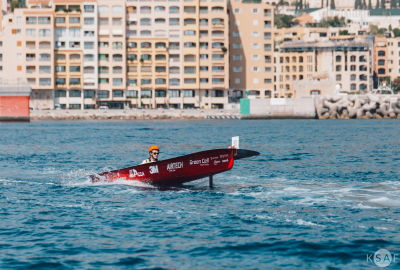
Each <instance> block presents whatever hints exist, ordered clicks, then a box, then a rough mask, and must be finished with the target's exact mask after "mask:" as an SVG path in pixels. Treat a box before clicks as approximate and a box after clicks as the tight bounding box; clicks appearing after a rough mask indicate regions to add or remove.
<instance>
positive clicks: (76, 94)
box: [69, 90, 82, 97]
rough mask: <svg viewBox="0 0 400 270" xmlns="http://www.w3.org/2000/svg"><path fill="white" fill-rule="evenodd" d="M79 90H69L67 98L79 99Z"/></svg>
mask: <svg viewBox="0 0 400 270" xmlns="http://www.w3.org/2000/svg"><path fill="white" fill-rule="evenodd" d="M81 95H82V94H81V90H70V91H69V97H81Z"/></svg>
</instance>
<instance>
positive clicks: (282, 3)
mask: <svg viewBox="0 0 400 270" xmlns="http://www.w3.org/2000/svg"><path fill="white" fill-rule="evenodd" d="M288 5H289V3H288V2H286V1H285V0H279V2H278V3H277V4H276V9H279V7H282V6H288Z"/></svg>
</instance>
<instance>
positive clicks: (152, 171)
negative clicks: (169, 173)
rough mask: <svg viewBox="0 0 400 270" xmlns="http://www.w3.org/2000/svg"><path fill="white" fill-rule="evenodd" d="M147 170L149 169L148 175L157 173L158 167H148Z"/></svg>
mask: <svg viewBox="0 0 400 270" xmlns="http://www.w3.org/2000/svg"><path fill="white" fill-rule="evenodd" d="M149 169H150V173H151V174H154V173H158V166H157V165H154V166H150V167H149Z"/></svg>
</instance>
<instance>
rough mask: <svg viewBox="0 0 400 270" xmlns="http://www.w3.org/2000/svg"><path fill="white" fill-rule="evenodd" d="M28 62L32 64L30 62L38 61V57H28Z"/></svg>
mask: <svg viewBox="0 0 400 270" xmlns="http://www.w3.org/2000/svg"><path fill="white" fill-rule="evenodd" d="M26 61H28V62H30V61H36V57H27V58H26Z"/></svg>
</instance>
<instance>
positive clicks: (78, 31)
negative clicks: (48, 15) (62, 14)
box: [69, 28, 81, 37]
mask: <svg viewBox="0 0 400 270" xmlns="http://www.w3.org/2000/svg"><path fill="white" fill-rule="evenodd" d="M69 36H70V37H80V36H81V29H80V28H70V29H69Z"/></svg>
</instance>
